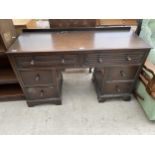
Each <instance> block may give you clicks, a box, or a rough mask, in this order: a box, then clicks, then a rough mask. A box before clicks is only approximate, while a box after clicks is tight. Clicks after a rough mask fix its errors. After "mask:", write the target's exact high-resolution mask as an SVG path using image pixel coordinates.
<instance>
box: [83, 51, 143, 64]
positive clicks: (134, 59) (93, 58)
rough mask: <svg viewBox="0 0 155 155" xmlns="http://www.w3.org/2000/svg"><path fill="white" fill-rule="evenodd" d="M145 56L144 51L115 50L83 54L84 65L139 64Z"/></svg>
mask: <svg viewBox="0 0 155 155" xmlns="http://www.w3.org/2000/svg"><path fill="white" fill-rule="evenodd" d="M144 57H145V52H144V51H139V50H137V51H121V52H120V51H115V52H111V51H109V52H101V53H95V54H86V55H85V65H88V66H91V65H92V66H94V65H96V66H103V65H109V66H110V65H133V64H137V65H140V64H141V63H142V62H143V60H144Z"/></svg>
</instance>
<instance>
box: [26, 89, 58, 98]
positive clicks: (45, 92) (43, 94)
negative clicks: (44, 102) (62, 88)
mask: <svg viewBox="0 0 155 155" xmlns="http://www.w3.org/2000/svg"><path fill="white" fill-rule="evenodd" d="M25 91H26V94H27V96H26V97H27V99H29V100H39V99H48V98H54V97H57V96H58V93H57V91H56V89H55V88H54V87H29V88H25Z"/></svg>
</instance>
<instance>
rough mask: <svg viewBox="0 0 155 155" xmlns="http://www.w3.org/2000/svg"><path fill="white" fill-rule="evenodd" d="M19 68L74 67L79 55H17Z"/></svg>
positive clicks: (16, 59)
mask: <svg viewBox="0 0 155 155" xmlns="http://www.w3.org/2000/svg"><path fill="white" fill-rule="evenodd" d="M15 61H16V64H17V67H18V68H26V67H52V66H53V67H59V66H60V67H73V66H74V65H76V64H77V63H78V56H77V55H72V54H70V55H53V56H52V55H44V56H17V57H16V58H15Z"/></svg>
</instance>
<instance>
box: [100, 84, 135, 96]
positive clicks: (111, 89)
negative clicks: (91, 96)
mask: <svg viewBox="0 0 155 155" xmlns="http://www.w3.org/2000/svg"><path fill="white" fill-rule="evenodd" d="M132 87H133V83H132V82H121V83H104V85H103V87H102V88H103V89H102V91H103V93H104V94H124V93H131V91H132Z"/></svg>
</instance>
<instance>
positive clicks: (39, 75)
mask: <svg viewBox="0 0 155 155" xmlns="http://www.w3.org/2000/svg"><path fill="white" fill-rule="evenodd" d="M20 75H21V78H22V81H23V83H24V85H25V86H29V85H31V86H34V85H52V86H54V80H53V76H54V75H53V73H52V70H29V71H25V70H21V71H20Z"/></svg>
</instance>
